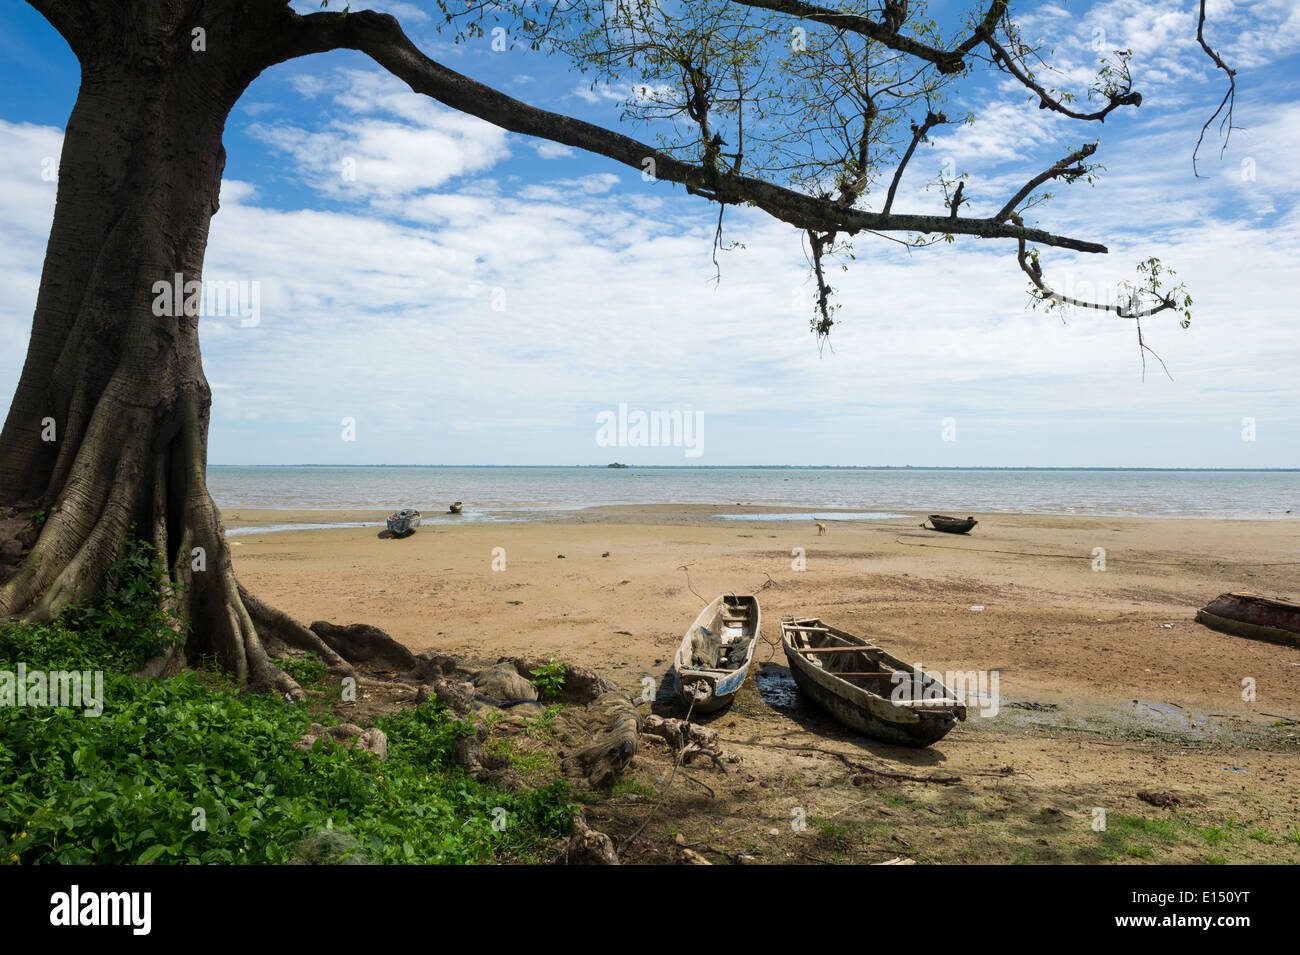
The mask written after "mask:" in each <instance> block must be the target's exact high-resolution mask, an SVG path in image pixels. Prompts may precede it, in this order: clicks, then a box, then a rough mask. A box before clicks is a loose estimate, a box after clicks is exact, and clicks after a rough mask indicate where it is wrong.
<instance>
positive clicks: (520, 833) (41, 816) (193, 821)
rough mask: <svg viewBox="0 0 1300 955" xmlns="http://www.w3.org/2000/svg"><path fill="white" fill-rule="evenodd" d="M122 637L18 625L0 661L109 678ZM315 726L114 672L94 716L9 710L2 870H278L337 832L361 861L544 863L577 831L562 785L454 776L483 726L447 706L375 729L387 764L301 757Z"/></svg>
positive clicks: (2, 723)
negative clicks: (458, 749) (455, 752)
mask: <svg viewBox="0 0 1300 955" xmlns="http://www.w3.org/2000/svg"><path fill="white" fill-rule="evenodd" d="M147 622H148V621H146V623H147ZM148 635H149V633H148V632H147V633H146V634H144V635H140V634H136V635H135V637H134V639H135V640H138V639H143V638H144V637H145V636H148ZM121 636H123V635H122V634H120V633H117V634H115V635H113V636H111V637H110V635H109V634H108V633H106V632H105V630H104V629H102V628H101V629H99V630H97V631H95V632H93V633H86V634H82V633H76V632H74V631H71V630H68V629H67V628H66V627H64V626H62V625H55V624H49V625H28V624H22V625H17V624H15V625H8V626H5V627H3V628H0V660H2V661H4V662H5V664H6V665H9V664H13V663H15V662H17V661H19V660H22V661H23V662H25V663H26V664H27V666H28V668H29V670H30V669H33V668H46V669H60V668H73V667H76V668H104V669H110V668H112V667H114V666H116V665H120V663H121V660H122V654H121V651H120V648H119V647H118V645H117V638H119V637H121ZM128 637H129V635H128ZM133 642H134V641H133V639H128V640H127V643H128V644H130V643H133ZM308 721H309V716H308V715H307V713H305V712H304V711H303V710H301V709H300V708H297V707H293V706H286V705H285V704H284V703H283V702H282V701H280V700H279V699H278V698H276V697H265V696H259V695H253V694H249V695H244V696H240V695H238V694H237V693H236V691H235V688H234V687H233V686H231V685H229V684H228V683H225V682H224V681H222V680H221V679H213V678H212V677H211V676H209V675H207V674H201V673H195V672H186V673H182V674H180V675H178V676H176V677H174V678H171V679H165V680H139V679H136V678H134V677H132V676H129V675H128V674H126V673H125V672H121V671H120V670H117V671H116V672H109V673H107V674H106V675H105V685H104V712H103V715H102V716H100V717H98V718H92V717H87V716H85V715H83V711H82V710H81V709H72V708H58V707H50V708H18V707H2V708H0V847H2V855H0V862H3V863H6V864H10V863H23V862H27V863H63V864H69V863H74V864H75V863H91V862H94V863H101V864H104V863H107V864H130V863H150V862H152V863H158V864H165V863H211V862H216V863H238V864H260V863H283V862H288V861H291V860H293V859H295V858H296V857H298V856H299V855H300V854H301V849H300V848H299V847H300V846H301V845H302V844H303V843H304V841H306V840H310V839H312V838H315V837H317V836H319V835H320V834H321V833H322V832H328V831H330V830H334V831H337V832H340V833H347V834H349V835H350V836H351V837H353V838H354V839H355V840H356V843H357V850H356V851H357V852H358V853H359V854H360V856H361V858H363V859H365V860H366V861H374V862H408V863H442V862H449V863H466V862H491V861H494V860H497V859H511V858H523V857H534V856H537V855H540V854H544V853H545V852H546V850H547V849H548V847H549V846H550V845H551V843H552V842H553V841H554V840H555V839H556V838H557V837H559V836H562V835H564V834H565V833H567V832H568V830H569V827H570V825H571V821H572V815H573V811H574V809H573V805H572V801H571V795H572V794H571V792H570V790H569V788H568V787H567V785H566V784H565V783H563V782H556V783H554V784H552V785H550V786H547V787H544V788H542V789H537V790H534V791H530V792H522V793H507V792H501V791H498V790H495V789H493V788H491V787H487V786H482V785H480V784H478V783H475V782H474V781H473V780H472V779H470V778H469V777H468V776H467V775H466V774H465V773H464V771H463V770H461V769H460V768H459V767H458V766H456V765H455V764H454V762H453V760H452V748H453V746H454V745H455V742H456V740H457V739H458V738H460V737H462V736H464V735H466V734H468V733H470V732H472V731H473V729H472V728H471V727H469V726H467V725H466V724H464V723H460V722H457V721H455V720H454V719H452V718H451V716H450V715H449V713H448V711H447V710H446V708H445V707H443V706H441V705H440V704H438V703H436V702H430V703H428V704H426V705H424V706H421V707H418V708H416V709H412V710H406V711H403V712H401V713H398V714H395V715H393V716H390V717H389V718H387V719H385V720H383V721H381V723H380V724H379V725H380V727H381V728H382V729H383V730H384V732H385V733H386V734H387V735H388V740H389V750H388V751H389V759H388V761H387V762H386V763H379V762H377V761H376V760H375V758H374V757H373V756H371V755H370V754H368V753H364V752H359V751H353V750H351V749H347V748H344V747H340V746H333V747H325V746H322V745H320V744H318V745H317V747H316V748H314V749H312V750H310V751H303V750H300V749H297V748H296V747H295V745H294V744H295V743H297V742H298V739H299V737H300V735H301V734H302V733H303V732H304V731H305V730H306V728H307V723H308ZM494 821H495V822H496V823H497V826H496V827H494V826H493V823H494Z"/></svg>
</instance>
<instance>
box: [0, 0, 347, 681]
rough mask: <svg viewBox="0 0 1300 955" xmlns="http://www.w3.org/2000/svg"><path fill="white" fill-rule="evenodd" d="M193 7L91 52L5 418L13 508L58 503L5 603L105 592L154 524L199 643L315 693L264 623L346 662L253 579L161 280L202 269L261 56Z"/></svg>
mask: <svg viewBox="0 0 1300 955" xmlns="http://www.w3.org/2000/svg"><path fill="white" fill-rule="evenodd" d="M185 6H186V5H185V4H171V5H170V6H167V5H161V6H160V10H163V12H164V13H166V14H171V15H172V18H171V20H170V21H168V22H163V20H164V19H165V17H164V16H163V15H162V14H161V13H159V11H158V10H151V11H149V12H150V14H151V15H153V14H157V15H158V18H157V19H150V17H144V18H142V19H134V20H133V18H132V17H131V16H128V17H127V18H126V19H125V20H123V21H122V23H121V24H119V26H123V27H124V35H120V36H112V35H111V34H110V35H101V36H99V37H98V38H97V39H98V41H99V43H101V44H102V45H103V49H100V50H95V51H92V53H93V55H88V54H87V52H86V51H85V50H78V51H77V52H78V54H79V56H80V58H81V61H82V68H83V77H82V85H81V90H80V92H79V94H78V97H77V103H76V107H75V108H74V110H73V112H72V116H71V117H70V119H69V121H68V125H67V131H66V136H65V139H64V145H63V155H62V157H61V161H60V166H59V185H58V201H57V205H56V207H55V214H54V224H53V227H52V230H51V233H50V241H49V246H48V249H47V251H46V257H45V265H44V271H43V274H42V277H41V288H40V293H39V295H38V298H37V303H36V313H35V317H34V320H33V324H32V336H31V343H30V345H29V349H28V354H27V360H26V363H25V365H24V367H23V372H22V377H21V379H20V382H19V385H18V389H17V392H16V394H15V396H14V400H13V404H12V405H11V407H10V411H9V416H8V419H7V420H6V422H5V425H4V430H3V432H2V433H0V504H3V505H5V506H6V508H7V509H8V518H9V523H10V526H11V527H12V526H13V525H14V522H21V521H23V520H26V521H28V522H29V524H30V527H34V524H35V521H34V520H33V519H32V518H31V515H32V514H33V512H36V511H45V512H46V513H47V515H48V516H47V517H46V519H45V521H44V524H43V525H42V526H41V527H40V532H39V537H38V538H37V539H36V540H35V541H34V543H33V545H32V546H31V548H30V551H29V552H28V553H27V554H26V555H25V556H23V557H21V558H20V559H19V561H18V563H17V565H16V566H14V565H11V566H10V567H7V568H4V577H6V578H7V579H5V580H4V583H3V585H2V586H0V616H17V617H22V618H26V619H49V618H51V617H53V616H55V615H57V614H59V613H60V612H61V611H62V610H63V609H65V608H66V607H67V606H68V605H69V604H71V603H74V602H84V601H86V600H88V599H90V598H91V597H92V596H93V595H94V594H95V592H96V591H98V590H99V589H100V587H101V586H102V583H103V580H104V575H105V570H106V569H107V568H108V566H109V564H110V563H112V562H113V561H114V560H116V559H117V558H118V557H119V556H120V555H121V554H122V552H123V548H124V544H125V542H126V540H127V538H128V537H130V536H135V537H139V538H142V539H144V540H146V541H149V542H150V543H152V544H153V545H154V547H155V548H156V549H157V551H158V552H159V553H160V554H162V555H163V556H164V557H165V559H166V563H167V568H168V572H169V577H170V582H171V585H172V588H171V591H170V593H168V594H167V595H164V599H166V600H168V601H169V602H171V604H172V605H173V609H174V611H175V612H176V613H177V615H178V616H179V617H180V619H182V620H184V621H188V624H189V627H188V630H187V642H186V646H185V653H186V655H188V656H189V657H190V658H191V659H193V658H195V655H196V654H204V655H206V654H215V655H216V657H217V658H218V659H219V660H220V661H221V662H222V664H224V665H225V666H226V667H228V668H229V669H230V670H232V671H233V672H234V673H236V674H237V675H238V676H239V677H240V678H241V679H243V680H246V681H247V682H248V683H249V684H251V685H252V686H254V687H257V688H261V689H270V688H276V689H279V690H281V691H283V692H288V693H290V694H293V695H295V696H300V695H301V691H300V690H299V688H298V687H297V685H296V684H295V683H294V682H293V681H292V680H291V679H290V678H289V677H287V676H286V675H285V674H283V673H282V672H281V671H280V670H279V668H278V667H276V666H275V665H274V664H273V663H272V662H271V660H270V659H269V657H268V655H267V652H266V650H265V647H264V645H263V641H262V640H261V639H260V638H259V627H260V628H261V629H262V631H263V633H264V634H265V633H268V632H273V633H275V634H276V635H277V636H279V637H281V638H283V639H286V640H288V641H289V642H291V643H294V644H297V645H300V646H308V647H310V648H311V649H313V650H316V651H317V652H322V655H323V656H325V657H326V658H327V660H328V661H329V662H330V663H331V664H332V665H335V666H344V667H345V666H346V664H343V663H342V661H341V660H340V659H339V658H338V657H337V655H335V654H333V653H332V652H330V651H329V650H328V648H325V647H324V645H323V644H322V643H321V642H320V641H319V639H317V638H315V636H314V635H313V634H311V633H310V631H307V630H306V628H304V627H301V626H300V625H298V624H295V623H293V622H292V621H290V620H288V618H286V617H284V615H283V614H278V613H277V612H275V611H274V610H272V609H271V608H268V607H266V606H264V605H263V604H261V602H260V601H257V600H255V599H253V598H252V597H250V596H248V595H247V594H245V593H241V589H240V587H239V585H238V583H237V582H236V580H235V577H234V573H233V571H232V568H231V561H230V551H229V548H228V547H227V545H226V540H225V532H224V530H223V528H222V524H221V516H220V514H219V513H218V511H217V508H216V506H215V505H214V504H213V501H212V498H211V496H210V494H209V493H208V489H207V485H206V482H205V465H206V460H207V437H208V415H209V410H210V407H211V392H210V390H209V388H208V383H207V380H206V379H205V377H204V374H203V369H202V366H201V363H200V360H199V337H198V322H199V318H198V316H197V315H195V314H184V313H182V314H168V312H169V311H171V310H169V309H165V308H159V307H158V305H159V304H160V303H159V301H158V299H159V296H158V293H157V292H156V291H155V283H157V282H160V281H162V282H166V283H167V287H168V288H169V289H170V288H172V287H173V285H174V283H175V282H176V280H177V276H180V280H181V282H183V283H188V282H196V281H199V280H200V279H201V276H202V271H203V256H204V250H205V247H206V245H207V239H208V224H209V221H210V220H211V218H212V215H213V213H215V212H216V210H217V199H218V193H219V190H220V185H221V175H222V169H223V167H224V163H225V153H224V150H223V148H222V145H221V136H222V130H223V128H224V125H225V120H226V116H227V113H228V112H229V110H230V108H231V106H232V105H233V104H234V102H235V101H236V99H237V98H238V95H239V93H240V92H242V90H243V88H244V87H245V86H246V85H247V83H248V82H249V81H251V79H252V76H253V75H256V74H255V72H252V73H251V74H250V71H249V69H248V68H247V66H246V65H245V64H244V63H240V62H235V61H234V54H225V55H224V57H223V54H222V52H221V50H220V48H219V47H218V45H217V43H216V42H214V41H215V40H216V39H217V38H216V37H208V38H207V39H206V43H207V44H211V45H212V46H213V49H212V50H211V51H208V50H203V51H195V50H192V49H189V47H190V40H191V31H190V27H189V24H188V23H187V22H186V16H187V15H188V14H189V13H190V12H192V11H186V10H184V9H173V8H183V7H185ZM198 9H199V10H200V11H201V6H200V7H199V8H198ZM211 26H212V24H209V27H211ZM65 35H67V34H66V31H65ZM228 37H229V35H228V34H227V36H222V37H220V39H222V40H225V39H228ZM221 46H224V48H225V49H227V50H230V49H232V48H234V44H230V43H223V44H221ZM74 48H75V46H74ZM166 297H171V296H170V293H169V294H168V296H166ZM173 302H174V299H173ZM159 311H161V312H163V314H156V312H159ZM30 527H29V530H28V535H29V538H28V539H30V534H31V529H30Z"/></svg>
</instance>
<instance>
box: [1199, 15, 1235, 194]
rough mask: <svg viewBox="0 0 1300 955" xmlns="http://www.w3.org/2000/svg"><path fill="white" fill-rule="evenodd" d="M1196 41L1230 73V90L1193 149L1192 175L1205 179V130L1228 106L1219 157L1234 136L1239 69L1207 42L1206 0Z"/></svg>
mask: <svg viewBox="0 0 1300 955" xmlns="http://www.w3.org/2000/svg"><path fill="white" fill-rule="evenodd" d="M1196 42H1197V43H1199V44H1200V45H1201V49H1202V50H1204V51H1205V53H1206V55H1207V56H1209V58H1210V59H1211V60H1213V61H1214V65H1215V66H1217V67H1218V68H1219V69H1221V70H1223V72H1225V73H1227V74H1228V91H1227V92H1226V93H1224V94H1223V99H1222V100H1221V101H1220V102H1219V108H1218V109H1216V110H1215V111H1214V115H1212V116H1211V117H1210V118H1209V119H1207V120H1206V121H1205V125H1204V126H1202V127H1201V134H1200V135H1199V136H1197V137H1196V148H1195V149H1193V150H1192V175H1194V176H1197V177H1199V178H1201V179H1204V178H1205V177H1204V176H1202V175H1201V174H1200V172H1198V171H1197V169H1196V156H1197V153H1199V152H1200V151H1201V142H1202V141H1203V140H1204V139H1205V131H1206V130H1207V129H1209V128H1210V124H1211V123H1213V122H1214V121H1215V120H1216V119H1217V118H1218V116H1219V114H1220V113H1222V112H1223V109H1224V107H1225V106H1226V107H1227V109H1228V114H1227V115H1226V116H1224V118H1223V122H1222V123H1220V124H1219V130H1220V131H1222V130H1223V126H1224V124H1225V123H1226V124H1227V127H1228V134H1227V135H1226V136H1224V137H1223V148H1222V149H1220V150H1219V157H1220V158H1222V157H1223V153H1224V151H1225V150H1227V148H1228V140H1229V139H1231V138H1232V130H1233V126H1232V108H1233V106H1235V105H1236V102H1237V71H1236V70H1232V69H1229V68H1228V64H1226V63H1224V62H1223V60H1222V58H1221V57H1220V56H1219V54H1217V53H1215V52H1214V50H1213V49H1212V48H1211V47H1210V44H1208V43H1206V42H1205V0H1201V16H1200V19H1199V20H1197V21H1196Z"/></svg>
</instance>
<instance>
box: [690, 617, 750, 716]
mask: <svg viewBox="0 0 1300 955" xmlns="http://www.w3.org/2000/svg"><path fill="white" fill-rule="evenodd" d="M759 626H760V621H759V609H758V600H757V599H756V598H755V597H753V596H750V595H748V594H742V595H736V594H724V595H723V596H721V597H718V598H717V599H715V600H714V601H713V602H712V603H710V604H709V605H708V606H707V607H705V608H704V609H703V610H701V611H700V615H699V616H698V617H696V618H695V622H694V623H693V624H691V627H690V629H689V630H687V631H686V636H685V637H683V638H682V645H681V646H680V647H679V648H678V649H677V655H676V656H675V657H674V658H673V670H674V672H675V673H676V675H677V696H678V698H679V699H680V700H681V701H682V703H683V704H684V705H686V706H688V707H689V706H691V705H692V703H694V706H695V709H694V712H696V713H712V712H714V711H716V710H720V709H722V708H723V707H725V706H729V705H730V704H731V701H732V700H733V699H735V697H736V692H737V691H738V690H739V689H740V685H741V684H742V683H744V682H745V676H746V674H748V672H749V665H750V663H752V662H753V660H754V650H755V649H756V648H757V647H758V634H759Z"/></svg>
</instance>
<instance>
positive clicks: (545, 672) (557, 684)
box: [528, 655, 568, 700]
mask: <svg viewBox="0 0 1300 955" xmlns="http://www.w3.org/2000/svg"><path fill="white" fill-rule="evenodd" d="M567 671H568V668H567V667H566V666H565V664H564V662H563V661H560V660H556V659H555V656H554V655H552V656H551V662H550V663H544V664H542V665H541V666H540V667H538V668H537V669H536V670H529V671H528V672H529V673H531V674H532V675H533V682H534V683H536V684H537V689H538V691H540V692H541V694H542V699H552V700H553V699H555V698H556V697H557V696H559V695H560V693H561V691H563V690H564V674H565V673H566V672H567Z"/></svg>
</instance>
